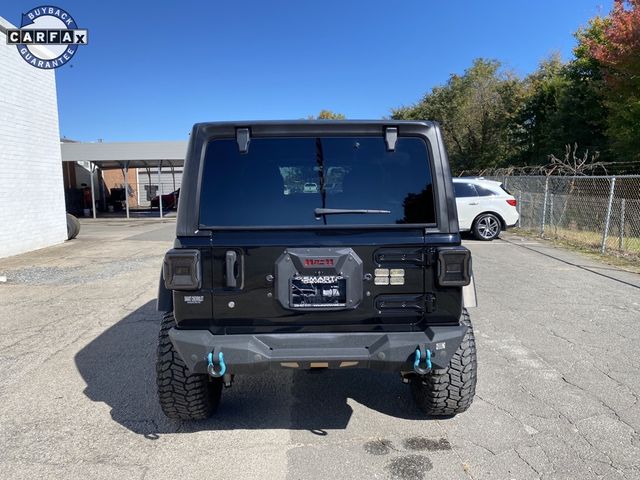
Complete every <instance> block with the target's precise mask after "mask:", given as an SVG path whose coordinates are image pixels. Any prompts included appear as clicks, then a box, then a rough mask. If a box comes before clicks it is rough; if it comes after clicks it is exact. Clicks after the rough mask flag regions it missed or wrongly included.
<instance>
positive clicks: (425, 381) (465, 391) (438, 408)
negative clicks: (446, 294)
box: [411, 309, 477, 417]
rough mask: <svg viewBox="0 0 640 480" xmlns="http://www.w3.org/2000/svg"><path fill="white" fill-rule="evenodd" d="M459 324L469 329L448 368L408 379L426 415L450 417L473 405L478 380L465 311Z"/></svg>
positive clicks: (470, 327)
mask: <svg viewBox="0 0 640 480" xmlns="http://www.w3.org/2000/svg"><path fill="white" fill-rule="evenodd" d="M460 323H461V324H462V325H466V326H467V327H468V329H467V333H465V335H464V338H463V339H462V343H461V344H460V346H459V347H458V350H457V351H456V353H455V354H454V355H453V357H452V358H451V361H450V362H449V366H448V367H447V368H444V369H433V370H432V371H431V373H429V374H428V375H425V376H423V377H419V376H415V377H413V378H412V379H411V394H412V395H413V399H414V400H415V402H416V404H417V405H418V408H420V410H422V411H423V412H424V413H426V414H427V415H431V416H438V417H440V416H445V417H449V416H453V415H456V414H458V413H462V412H464V411H465V410H467V409H468V408H469V407H470V406H471V402H473V397H474V395H475V393H476V379H477V360H476V342H475V337H474V335H473V326H472V325H471V319H470V318H469V313H468V312H467V310H466V309H463V310H462V318H461V319H460Z"/></svg>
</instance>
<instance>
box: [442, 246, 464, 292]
mask: <svg viewBox="0 0 640 480" xmlns="http://www.w3.org/2000/svg"><path fill="white" fill-rule="evenodd" d="M470 281H471V252H470V251H469V250H467V249H466V248H464V247H443V248H439V249H438V283H439V284H440V285H441V286H443V287H464V286H466V285H469V282H470Z"/></svg>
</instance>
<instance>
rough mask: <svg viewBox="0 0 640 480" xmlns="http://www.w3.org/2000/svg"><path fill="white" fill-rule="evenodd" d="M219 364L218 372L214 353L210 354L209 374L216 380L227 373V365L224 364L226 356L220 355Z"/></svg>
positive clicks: (208, 357)
mask: <svg viewBox="0 0 640 480" xmlns="http://www.w3.org/2000/svg"><path fill="white" fill-rule="evenodd" d="M218 364H219V366H220V369H219V370H217V371H216V365H215V364H214V363H213V352H209V355H207V373H209V375H211V376H212V377H214V378H218V377H221V376H223V375H224V372H226V371H227V365H226V363H224V355H223V353H222V352H220V353H218Z"/></svg>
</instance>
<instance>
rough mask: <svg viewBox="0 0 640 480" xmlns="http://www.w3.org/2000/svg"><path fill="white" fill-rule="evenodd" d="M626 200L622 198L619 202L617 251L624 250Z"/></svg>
mask: <svg viewBox="0 0 640 480" xmlns="http://www.w3.org/2000/svg"><path fill="white" fill-rule="evenodd" d="M625 207H626V200H625V199H624V198H623V199H622V201H621V202H620V240H619V242H618V250H620V251H622V250H624V211H625Z"/></svg>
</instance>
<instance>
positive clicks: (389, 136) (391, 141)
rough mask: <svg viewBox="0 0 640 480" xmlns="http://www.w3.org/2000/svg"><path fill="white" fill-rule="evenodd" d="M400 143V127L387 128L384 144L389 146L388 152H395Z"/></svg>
mask: <svg viewBox="0 0 640 480" xmlns="http://www.w3.org/2000/svg"><path fill="white" fill-rule="evenodd" d="M397 141H398V127H387V128H385V129H384V142H385V143H386V144H387V151H389V152H393V151H395V149H396V142H397Z"/></svg>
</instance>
